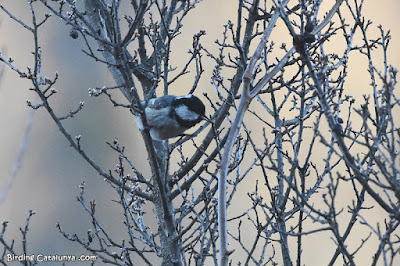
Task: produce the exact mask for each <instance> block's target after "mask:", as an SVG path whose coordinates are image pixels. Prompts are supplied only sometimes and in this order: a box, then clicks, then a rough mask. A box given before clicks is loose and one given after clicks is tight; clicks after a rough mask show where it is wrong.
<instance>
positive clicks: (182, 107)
mask: <svg viewBox="0 0 400 266" xmlns="http://www.w3.org/2000/svg"><path fill="white" fill-rule="evenodd" d="M142 105H143V106H145V109H144V111H145V115H146V119H147V124H148V125H149V131H150V136H151V138H152V139H154V140H166V139H169V138H175V137H179V136H181V135H183V132H185V131H186V130H187V129H189V128H191V127H193V126H194V125H196V124H197V123H199V122H200V121H201V120H202V119H206V117H205V115H204V114H205V106H204V104H203V102H202V101H201V100H200V99H199V98H197V97H196V96H194V95H192V94H188V95H186V96H180V97H178V96H174V95H165V96H162V97H158V98H153V99H150V100H149V101H148V103H147V105H146V103H145V102H142ZM136 123H137V125H138V127H139V129H140V131H143V130H144V126H143V122H142V119H141V117H140V116H137V118H136Z"/></svg>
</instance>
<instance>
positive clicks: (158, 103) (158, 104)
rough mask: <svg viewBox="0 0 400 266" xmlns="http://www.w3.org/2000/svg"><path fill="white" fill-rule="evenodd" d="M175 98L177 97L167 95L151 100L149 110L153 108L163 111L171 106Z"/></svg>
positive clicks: (148, 104) (148, 105)
mask: <svg viewBox="0 0 400 266" xmlns="http://www.w3.org/2000/svg"><path fill="white" fill-rule="evenodd" d="M175 98H176V96H173V95H165V96H161V97H158V98H153V99H150V100H149V102H148V103H147V108H152V109H155V110H160V109H163V108H165V107H168V106H171V104H172V102H173V100H174V99H175Z"/></svg>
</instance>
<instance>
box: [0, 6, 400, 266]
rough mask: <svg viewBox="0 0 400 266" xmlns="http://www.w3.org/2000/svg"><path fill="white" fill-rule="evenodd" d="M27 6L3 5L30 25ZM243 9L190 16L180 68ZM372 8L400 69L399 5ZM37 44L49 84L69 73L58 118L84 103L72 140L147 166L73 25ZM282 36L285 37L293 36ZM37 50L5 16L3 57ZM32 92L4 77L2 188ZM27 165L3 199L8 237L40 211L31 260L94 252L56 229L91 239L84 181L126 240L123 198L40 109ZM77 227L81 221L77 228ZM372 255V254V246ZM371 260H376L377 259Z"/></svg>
mask: <svg viewBox="0 0 400 266" xmlns="http://www.w3.org/2000/svg"><path fill="white" fill-rule="evenodd" d="M26 2H27V1H25V0H0V4H2V5H4V6H5V7H6V8H7V9H8V10H9V11H11V12H12V13H13V14H14V15H16V16H17V17H19V18H21V19H22V20H24V21H26V22H27V23H29V22H30V21H31V18H30V11H29V7H28V5H27V3H26ZM326 2H328V3H329V2H331V3H333V2H334V1H333V0H330V1H326ZM232 3H233V4H232ZM37 6H38V5H37ZM236 6H237V2H236V1H232V0H230V1H229V0H224V1H213V0H205V1H204V2H202V3H200V4H199V5H198V7H197V9H196V10H194V11H193V14H192V15H191V16H190V19H188V20H187V21H185V22H184V28H183V34H182V35H181V36H180V37H179V38H180V39H179V40H180V41H178V42H176V43H175V45H174V46H173V54H172V55H173V57H174V56H175V57H176V58H175V60H176V61H175V62H177V63H176V64H179V62H180V61H179V60H181V61H182V62H183V60H184V59H186V58H187V57H188V54H187V53H186V52H187V50H188V49H189V48H190V47H191V44H192V36H193V34H194V33H197V32H198V31H199V30H201V29H205V30H206V31H207V35H206V36H205V37H204V38H203V43H205V44H207V45H209V47H210V49H216V48H217V47H216V46H215V44H214V43H213V42H214V40H216V39H217V38H221V33H222V30H223V24H225V23H226V22H227V20H228V19H230V20H232V21H233V22H236V16H235V10H236ZM327 6H331V5H327ZM364 9H365V13H364V15H365V16H366V17H367V18H369V19H371V20H373V22H374V27H375V26H376V25H378V24H382V25H383V27H384V29H385V30H388V29H391V35H392V40H391V44H390V49H389V61H390V63H391V64H392V65H394V66H396V67H398V66H400V54H399V49H398V47H400V27H399V25H400V17H399V14H400V3H399V1H396V0H383V1H376V0H375V1H374V0H366V3H365V8H364ZM275 34H276V33H275ZM376 34H378V31H376ZM39 37H40V42H41V47H42V49H43V55H44V61H43V68H44V73H46V75H47V76H49V77H51V78H52V77H53V76H54V72H55V71H58V72H59V73H60V74H61V76H60V79H59V82H58V83H57V84H56V85H55V87H56V88H57V89H58V91H59V92H58V94H57V95H56V97H54V98H52V101H51V102H52V103H53V104H54V106H57V110H56V111H57V113H58V114H66V113H67V112H68V111H69V110H70V109H74V108H76V107H77V106H78V104H79V102H80V101H85V103H86V104H85V107H84V109H83V110H82V111H81V112H80V113H79V114H78V115H77V116H76V118H74V119H70V120H68V121H66V122H65V125H66V127H67V128H68V129H69V130H70V132H71V134H72V135H74V134H75V135H79V134H80V135H82V142H83V147H84V148H85V149H86V151H87V152H88V153H89V154H90V155H91V156H92V157H93V158H94V159H95V160H96V161H97V162H98V163H99V164H100V165H101V166H103V168H104V169H113V168H114V166H115V164H116V163H117V161H118V158H117V156H115V154H114V153H113V152H111V151H110V149H109V148H107V145H106V144H105V141H112V140H113V139H114V137H118V138H119V140H120V142H121V143H123V144H124V145H125V146H126V147H127V154H128V155H131V158H133V160H134V161H135V162H137V163H141V164H146V162H147V161H146V158H144V157H140V156H133V155H134V154H135V155H137V154H145V151H144V147H143V144H142V141H141V140H140V141H136V137H137V136H138V134H139V132H138V130H137V128H136V125H135V123H134V118H133V117H132V116H131V114H130V113H129V112H128V111H127V110H122V109H116V108H113V107H112V106H111V104H110V103H109V101H108V100H106V99H105V98H104V97H98V98H89V95H88V88H93V87H96V86H97V87H102V86H104V85H113V84H114V83H113V80H112V78H111V76H110V74H109V73H108V72H107V69H105V68H104V66H102V65H100V64H95V63H93V59H91V58H88V57H87V56H85V55H84V54H83V53H82V52H81V49H82V48H83V46H82V44H83V40H82V38H79V39H77V40H73V39H71V38H70V37H69V27H66V26H65V25H64V24H63V23H62V22H61V21H60V19H58V18H56V17H55V16H53V17H52V18H50V22H49V23H48V25H47V26H45V28H43V30H42V31H41V32H40V35H39ZM281 37H282V40H285V38H287V36H281ZM279 38H280V36H278V35H276V39H274V40H275V41H276V42H278V41H279V40H280V39H279ZM286 41H287V40H286ZM32 43H33V42H32V38H31V34H30V33H29V32H28V31H26V30H24V29H23V28H22V27H21V26H20V25H17V23H15V22H14V21H12V20H11V19H9V17H8V16H7V15H6V14H5V13H4V12H2V11H0V50H1V51H2V52H3V55H4V56H5V57H12V58H13V59H14V60H15V65H17V66H20V67H21V69H22V70H25V66H27V65H31V66H32V64H33V63H32V62H33V57H32V54H31V51H32V47H33V46H32ZM288 43H290V41H289V42H288ZM360 65H361V66H362V67H360ZM212 67H213V65H211V66H207V71H206V73H205V74H204V75H205V77H203V80H202V81H201V84H200V87H201V88H202V90H203V91H207V90H213V88H212V87H210V85H209V84H210V83H209V82H210V72H211V70H212ZM367 74H368V73H367V71H366V65H362V64H357V63H355V64H354V65H353V66H352V69H351V73H350V75H351V79H350V80H349V83H347V86H349V87H351V88H354V90H359V89H361V88H362V87H363V86H365V87H366V86H368V83H369V80H368V78H367V77H368V75H367ZM193 75H194V74H193ZM189 78H192V77H189ZM191 80H192V79H191ZM186 82H187V81H186ZM190 84H191V83H190ZM175 86H176V90H177V94H184V93H187V92H188V90H189V88H185V80H184V79H183V80H181V81H179V82H178V83H177V84H176V85H175ZM29 87H30V84H29V82H28V81H26V80H21V79H20V78H19V77H18V75H17V74H15V73H14V72H12V71H10V70H9V69H7V68H5V69H4V73H3V76H2V79H1V80H0V146H1V152H0V191H1V189H2V188H3V187H4V186H5V185H6V184H7V179H8V177H9V176H10V174H11V172H12V167H13V165H14V163H15V161H16V157H17V155H18V151H19V147H20V144H21V141H22V140H23V137H24V134H25V129H26V125H27V121H28V120H29V119H28V118H29V113H30V108H29V107H27V105H26V101H27V100H30V101H32V102H35V99H36V98H35V97H36V96H35V94H34V93H33V92H31V91H29V90H28V89H29ZM178 91H179V92H178ZM362 93H363V92H362V91H357V92H355V94H362ZM21 163H22V164H21V167H20V169H19V171H18V173H17V175H16V177H15V179H14V180H13V182H12V185H11V187H10V188H9V189H8V193H7V196H6V198H5V199H4V200H3V201H2V202H0V222H1V221H3V220H8V221H10V223H9V227H8V232H7V235H8V237H10V238H11V237H13V238H17V239H20V234H19V231H18V228H19V227H22V226H24V225H25V219H26V217H27V213H28V210H30V209H32V210H35V211H36V212H37V214H36V215H35V216H34V217H33V218H32V221H31V231H30V232H29V235H28V241H29V243H30V245H31V246H30V249H29V253H46V254H76V255H80V254H82V253H83V254H88V253H87V252H84V251H82V250H81V249H80V247H79V246H78V245H76V244H74V243H71V242H69V241H67V240H64V239H63V238H62V236H61V235H60V234H58V232H57V229H56V228H55V224H56V223H57V222H60V223H61V225H62V226H63V228H64V229H65V230H66V231H67V232H70V233H81V235H85V232H86V230H87V228H89V227H90V219H89V218H88V217H87V216H86V213H85V212H84V210H83V209H82V208H81V206H80V205H79V204H78V202H77V201H76V196H77V195H78V194H79V189H78V186H79V184H80V183H81V182H82V181H85V182H86V184H87V191H86V193H87V199H88V200H91V199H93V198H95V199H96V202H97V203H98V206H101V208H98V210H97V211H98V214H99V216H103V217H106V219H107V223H106V224H107V226H108V227H109V229H110V230H113V231H114V232H115V233H116V234H118V229H120V225H119V224H120V221H119V220H118V219H117V218H116V217H119V216H118V213H119V205H118V204H116V203H113V202H112V201H111V199H113V198H115V195H116V194H115V193H114V191H113V190H111V189H110V188H109V186H108V185H107V184H106V183H105V182H104V181H103V180H102V178H101V177H100V176H98V175H97V173H96V172H95V171H94V170H92V169H91V168H90V167H89V165H88V164H87V163H85V162H84V161H82V159H81V158H80V155H79V154H77V153H76V152H75V151H74V150H73V149H72V148H70V147H69V144H68V143H67V141H66V140H65V138H64V137H63V136H62V134H61V133H60V132H59V131H58V129H57V128H56V126H55V124H54V123H53V122H52V121H51V120H50V117H49V115H48V114H47V113H46V112H45V110H44V109H39V110H38V111H36V112H35V115H34V117H33V121H32V130H31V132H30V135H29V139H28V143H27V145H26V150H25V153H24V157H23V159H22V161H21ZM0 193H1V192H0ZM377 215H379V213H377ZM76 221H79V224H78V223H76ZM82 223H83V224H82ZM113 225H116V226H113ZM328 241H329V239H328ZM315 242H316V243H318V239H315ZM18 245H19V243H18ZM371 252H374V249H373V250H371ZM306 253H309V254H306ZM328 254H329V255H330V254H331V252H330V253H328ZM365 255H367V256H368V258H370V257H371V256H372V253H371V254H368V253H367V254H365ZM305 256H306V258H307V259H308V261H306V262H307V263H306V262H305V263H306V265H321V264H319V263H320V261H324V260H323V259H324V258H325V256H324V246H323V245H315V247H313V248H312V249H309V250H305ZM367 261H370V259H368V260H367Z"/></svg>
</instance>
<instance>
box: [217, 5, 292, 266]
mask: <svg viewBox="0 0 400 266" xmlns="http://www.w3.org/2000/svg"><path fill="white" fill-rule="evenodd" d="M288 2H289V0H286V1H285V2H284V3H283V5H284V6H286V4H287V3H288ZM251 10H253V12H256V13H257V6H255V8H254V6H253V8H252V9H251ZM278 17H279V13H278V12H274V14H273V15H272V17H271V20H270V21H269V23H268V26H267V28H266V29H265V31H264V34H263V36H262V38H261V40H260V43H259V44H258V46H257V49H256V51H255V52H254V54H253V56H252V57H251V59H250V62H249V64H248V66H247V68H246V70H245V72H244V74H243V78H242V82H243V92H242V95H241V98H240V103H239V107H238V110H237V113H236V117H235V120H234V122H233V123H232V126H231V128H230V130H229V135H228V139H227V142H226V144H225V147H224V152H223V154H222V158H221V163H220V175H219V179H218V231H219V244H220V257H219V265H220V266H225V265H228V259H229V255H230V253H231V252H232V251H228V239H227V237H228V233H227V230H228V228H227V216H226V183H227V179H228V167H229V158H230V156H231V154H232V149H233V145H234V143H235V141H236V137H237V135H238V133H239V129H240V125H241V124H242V122H243V117H244V114H245V112H246V110H247V108H248V107H249V105H250V102H251V100H252V99H253V98H254V97H255V96H256V95H257V93H258V92H259V91H260V90H261V88H262V87H261V86H258V87H256V88H254V89H253V91H251V89H250V87H251V84H250V83H251V78H252V73H253V71H254V68H255V66H256V62H257V61H258V59H259V58H260V57H261V53H262V51H263V50H264V47H265V45H266V43H267V41H268V39H269V36H270V35H271V32H272V30H273V28H274V26H275V24H276V22H277V20H278ZM281 61H284V60H281ZM283 65H284V64H281V65H277V66H276V67H275V68H274V69H273V70H272V71H271V72H272V73H277V72H278V71H279V70H278V69H279V68H280V69H281V68H282V67H283ZM266 76H268V77H269V79H271V78H272V77H273V76H271V74H270V73H267V74H266ZM269 79H268V80H269ZM268 80H266V82H268Z"/></svg>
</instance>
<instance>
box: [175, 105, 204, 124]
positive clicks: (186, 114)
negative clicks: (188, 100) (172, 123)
mask: <svg viewBox="0 0 400 266" xmlns="http://www.w3.org/2000/svg"><path fill="white" fill-rule="evenodd" d="M175 112H176V115H177V116H179V118H181V119H182V120H185V121H194V120H196V119H198V118H199V114H197V113H195V112H193V111H190V110H189V108H188V107H187V106H186V105H179V106H178V107H176V109H175Z"/></svg>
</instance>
